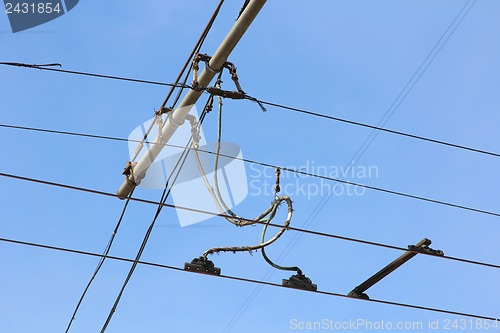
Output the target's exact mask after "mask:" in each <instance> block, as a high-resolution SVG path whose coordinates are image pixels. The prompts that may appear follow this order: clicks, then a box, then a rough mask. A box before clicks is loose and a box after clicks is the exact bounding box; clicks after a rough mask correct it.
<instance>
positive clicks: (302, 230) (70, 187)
mask: <svg viewBox="0 0 500 333" xmlns="http://www.w3.org/2000/svg"><path fill="white" fill-rule="evenodd" d="M0 177H5V178H11V179H17V180H21V181H27V182H32V183H38V184H43V185H48V186H54V187H60V188H65V189H70V190H75V191H80V192H87V193H92V194H98V195H102V196H107V197H113V198H118V195H117V194H115V193H110V192H105V191H100V190H94V189H89V188H84V187H78V186H73V185H67V184H61V183H56V182H51V181H46V180H41V179H35V178H29V177H23V176H18V175H13V174H9V173H3V172H0ZM129 199H130V200H131V201H136V202H141V203H145V204H152V205H161V206H163V207H169V208H175V209H180V210H185V211H190V212H196V213H201V214H205V215H210V216H212V217H215V216H218V217H223V218H228V217H231V216H230V215H225V214H220V213H214V212H209V211H206V210H201V209H197V208H191V207H185V206H178V205H173V204H168V203H158V202H157V201H153V200H148V199H142V198H136V197H129ZM240 219H241V220H244V221H245V220H246V221H253V220H250V219H246V218H240ZM253 222H254V223H255V224H261V225H268V226H271V227H275V228H283V226H282V225H280V224H274V223H267V222H261V221H253ZM286 229H287V230H291V231H296V232H300V233H305V234H309V235H314V236H321V237H327V238H334V239H340V240H345V241H349V242H355V243H361V244H365V245H371V246H377V247H383V248H387V249H392V250H398V251H408V249H406V248H403V247H399V246H394V245H389V244H383V243H377V242H372V241H367V240H362V239H357V238H351V237H344V236H339V235H335V234H330V233H326V232H320V231H314V230H308V229H303V228H297V227H291V226H288V227H286ZM419 254H423V255H428V256H432V257H437V258H444V259H448V260H453V261H460V262H464V263H468V264H474V265H480V266H485V267H491V268H497V269H500V265H497V264H491V263H485V262H481V261H475V260H469V259H463V258H458V257H452V256H446V255H445V256H433V255H430V254H427V253H419Z"/></svg>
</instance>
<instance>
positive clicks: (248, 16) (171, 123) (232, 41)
mask: <svg viewBox="0 0 500 333" xmlns="http://www.w3.org/2000/svg"><path fill="white" fill-rule="evenodd" d="M265 3H266V0H251V1H250V2H249V3H248V5H247V7H246V8H245V10H244V11H243V13H241V15H240V17H239V18H238V20H237V21H236V23H235V24H234V25H233V27H232V29H231V30H230V31H229V33H228V34H227V36H226V38H225V39H224V40H223V41H222V43H221V45H220V46H219V48H218V49H217V50H216V51H215V53H214V55H213V56H212V58H211V60H210V62H209V66H207V67H206V68H205V69H204V70H203V72H202V73H201V74H200V76H199V77H198V85H199V86H200V87H206V86H208V85H209V84H210V82H211V81H212V79H213V78H214V77H215V75H216V74H217V73H218V71H219V69H220V68H221V66H222V65H223V64H224V62H226V61H227V58H228V57H229V55H230V54H231V52H232V51H233V50H234V48H235V47H236V45H237V44H238V42H239V41H240V39H241V37H242V36H243V35H244V34H245V32H246V31H247V29H248V27H249V26H250V24H252V22H253V20H254V19H255V17H257V15H258V13H259V12H260V10H261V9H262V7H263V6H264V4H265ZM201 94H202V91H196V90H189V91H188V92H187V94H186V95H185V96H184V98H183V100H182V101H181V103H180V104H179V106H178V107H177V109H175V110H174V111H172V113H171V115H170V117H169V118H168V120H167V121H166V122H165V124H164V125H163V128H162V136H161V137H160V136H159V135H158V136H157V137H156V138H155V140H154V141H153V143H152V144H151V145H150V148H148V150H147V151H146V153H145V154H144V155H143V156H142V158H141V159H140V160H139V161H138V162H137V164H136V165H135V166H134V167H133V168H132V171H133V172H132V173H131V175H130V176H126V178H125V181H124V182H123V184H122V185H121V186H120V188H119V189H118V191H117V192H116V194H117V195H118V197H120V198H121V199H124V198H126V197H128V196H129V195H130V193H131V192H132V190H133V189H134V188H135V186H137V185H138V184H139V183H140V181H141V179H143V178H144V177H145V175H146V172H147V170H148V168H149V167H150V166H151V164H152V163H153V161H154V160H155V159H156V157H157V156H158V154H159V153H160V151H161V150H162V149H163V147H164V144H165V143H167V142H168V140H170V138H171V137H172V135H173V134H174V132H175V131H176V130H177V127H179V126H181V125H182V124H183V123H184V119H185V118H186V116H187V114H188V113H189V111H190V110H191V108H192V107H193V105H194V104H195V103H196V102H197V101H198V99H199V98H200V96H201Z"/></svg>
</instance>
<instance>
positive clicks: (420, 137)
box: [260, 101, 500, 157]
mask: <svg viewBox="0 0 500 333" xmlns="http://www.w3.org/2000/svg"><path fill="white" fill-rule="evenodd" d="M260 102H261V103H262V104H264V105H269V106H274V107H276V108H280V109H283V110H288V111H293V112H298V113H302V114H306V115H310V116H314V117H319V118H323V119H329V120H335V121H339V122H343V123H346V124H351V125H356V126H361V127H365V128H371V129H373V130H375V131H380V132H386V133H392V134H397V135H401V136H405V137H409V138H413V139H418V140H422V141H427V142H432V143H436V144H439V145H444V146H448V147H454V148H458V149H463V150H468V151H472V152H475V153H480V154H485V155H490V156H495V157H500V154H498V153H495V152H491V151H487V150H483V149H477V148H472V147H467V146H463V145H458V144H455V143H451V142H446V141H440V140H435V139H432V138H427V137H423V136H419V135H414V134H409V133H404V132H400V131H395V130H391V129H387V128H383V127H379V126H373V125H369V124H365V123H361V122H357V121H352V120H348V119H343V118H339V117H334V116H330V115H327V114H323V113H318V112H312V111H308V110H305V109H300V108H295V107H290V106H286V105H283V104H277V103H273V102H266V101H260Z"/></svg>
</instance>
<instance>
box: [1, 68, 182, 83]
mask: <svg viewBox="0 0 500 333" xmlns="http://www.w3.org/2000/svg"><path fill="white" fill-rule="evenodd" d="M0 65H6V66H14V67H25V68H31V69H39V70H42V71H50V72H59V73H65V74H73V75H83V76H90V77H97V78H101V79H111V80H118V81H129V82H135V83H145V84H152V85H157V86H167V87H174V88H190V87H189V86H187V87H184V86H182V85H180V84H175V83H166V82H161V81H151V80H142V79H135V78H130V77H125V76H116V75H107V74H99V73H91V72H83V71H74V70H67V69H58V68H50V67H44V66H47V65H37V64H25V63H19V62H0ZM49 65H51V66H53V65H57V66H61V65H60V64H49Z"/></svg>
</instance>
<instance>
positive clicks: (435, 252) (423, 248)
mask: <svg viewBox="0 0 500 333" xmlns="http://www.w3.org/2000/svg"><path fill="white" fill-rule="evenodd" d="M408 251H413V252H418V253H423V254H429V255H432V256H439V257H443V256H444V252H443V251H441V250H434V249H431V248H430V247H429V246H428V245H421V246H416V245H408Z"/></svg>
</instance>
